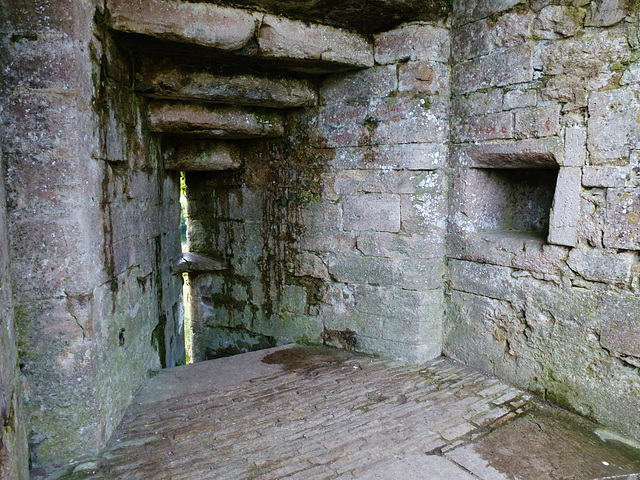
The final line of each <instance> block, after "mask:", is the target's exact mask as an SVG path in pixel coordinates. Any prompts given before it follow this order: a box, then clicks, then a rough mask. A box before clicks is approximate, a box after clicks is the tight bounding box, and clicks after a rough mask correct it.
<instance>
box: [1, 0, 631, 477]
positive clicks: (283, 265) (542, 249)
mask: <svg viewBox="0 0 640 480" xmlns="http://www.w3.org/2000/svg"><path fill="white" fill-rule="evenodd" d="M638 9H639V8H638V2H636V1H635V0H573V1H565V0H492V1H479V0H453V2H451V1H450V0H449V1H447V0H376V1H370V2H360V1H357V0H342V1H336V0H302V1H294V0H217V1H214V0H210V1H207V0H198V1H196V0H0V31H1V32H2V36H1V39H2V43H1V45H0V51H1V53H2V55H1V57H0V66H1V73H0V79H1V82H0V87H1V94H0V124H1V129H2V130H1V131H2V134H1V137H0V140H1V144H0V145H1V149H0V150H1V162H0V179H1V180H2V181H0V302H1V303H0V426H1V428H2V430H1V431H0V432H1V433H0V472H1V473H2V478H16V479H26V478H28V477H29V469H30V468H31V469H32V470H33V471H37V470H38V469H40V470H42V471H46V470H47V469H50V468H54V467H56V466H60V465H64V464H65V463H67V462H69V461H72V460H73V459H75V458H78V457H82V456H83V455H87V456H90V455H93V454H95V453H96V452H98V451H100V449H101V448H103V447H104V445H105V444H106V442H107V440H108V439H109V438H110V436H111V435H112V433H113V431H114V429H115V428H116V427H117V426H118V424H119V423H120V421H121V420H122V416H123V413H124V411H125V409H126V408H127V406H128V405H129V404H130V403H131V401H132V398H133V396H134V394H135V393H136V392H137V391H138V390H139V388H140V387H141V385H143V383H144V382H145V381H146V379H147V378H148V377H149V374H150V372H154V371H157V370H159V369H162V368H165V367H173V366H176V365H181V364H184V363H185V362H186V361H188V360H187V359H189V360H191V361H194V362H199V361H203V360H209V359H213V358H218V357H222V356H226V355H233V354H236V353H242V352H249V351H254V350H258V349H263V348H268V347H274V346H277V345H286V344H291V343H296V342H297V343H303V344H324V345H329V346H333V347H337V348H343V349H349V350H354V351H357V352H364V353H370V354H381V355H384V356H388V357H394V358H398V359H402V360H406V361H411V362H423V361H427V360H430V359H434V358H436V357H439V356H441V355H445V356H447V357H450V358H453V359H456V360H458V361H460V362H463V363H464V364H466V365H467V366H469V367H471V368H473V369H476V370H478V371H480V372H483V373H486V374H489V375H493V376H496V377H498V378H500V379H502V380H503V381H505V382H509V383H510V384H512V385H515V386H517V387H519V388H522V389H525V390H527V391H530V392H532V393H533V394H535V395H539V396H540V397H542V398H544V399H546V400H548V401H550V402H552V403H554V404H557V405H559V406H561V407H563V408H567V409H570V410H571V411H574V412H577V413H579V414H581V415H583V416H585V417H587V418H589V419H592V420H594V421H597V422H599V423H601V424H603V425H605V426H607V427H610V428H612V429H614V430H616V431H619V432H621V433H622V434H624V435H627V436H630V437H634V438H636V439H639V438H640V257H639V255H638V252H639V251H640V16H639V15H640V14H639V12H638ZM181 198H182V200H181ZM181 201H182V204H183V206H184V209H185V211H186V213H185V216H186V225H187V232H186V237H187V241H186V243H184V244H183V243H182V242H181V230H180V222H181V208H182V207H181ZM183 283H184V285H185V288H184V290H183ZM183 291H184V295H185V298H184V299H183ZM186 297H188V298H186ZM187 300H188V301H187ZM185 312H186V314H187V315H186V316H187V318H189V321H188V322H186V323H185ZM185 336H186V337H188V339H189V350H188V351H186V349H185Z"/></svg>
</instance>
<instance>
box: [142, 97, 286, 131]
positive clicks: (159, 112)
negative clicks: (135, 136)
mask: <svg viewBox="0 0 640 480" xmlns="http://www.w3.org/2000/svg"><path fill="white" fill-rule="evenodd" d="M149 119H150V124H151V131H152V132H154V133H170V134H174V135H187V136H195V137H201V138H202V137H204V138H227V139H240V138H276V137H280V136H282V135H283V134H284V118H283V115H282V114H281V113H279V112H275V111H266V112H265V111H262V112H259V111H255V110H250V109H246V108H240V107H233V106H213V105H202V104H197V105H196V104H189V103H182V102H162V101H152V102H150V103H149Z"/></svg>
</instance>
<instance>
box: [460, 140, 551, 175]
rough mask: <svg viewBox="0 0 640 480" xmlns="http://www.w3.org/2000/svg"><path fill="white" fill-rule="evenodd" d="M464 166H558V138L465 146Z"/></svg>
mask: <svg viewBox="0 0 640 480" xmlns="http://www.w3.org/2000/svg"><path fill="white" fill-rule="evenodd" d="M463 158H464V159H465V165H468V166H470V167H479V168H555V167H557V166H558V165H559V164H560V165H562V163H563V160H562V142H561V141H560V139H558V138H544V139H533V138H532V139H523V140H516V141H508V142H500V143H486V144H482V145H473V146H470V147H467V148H465V149H464V157H463Z"/></svg>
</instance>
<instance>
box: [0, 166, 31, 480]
mask: <svg viewBox="0 0 640 480" xmlns="http://www.w3.org/2000/svg"><path fill="white" fill-rule="evenodd" d="M9 261H10V259H9V238H8V236H7V212H6V194H5V188H4V164H3V162H2V155H1V154H0V352H2V354H1V355H0V477H1V478H7V479H9V478H12V479H13V478H14V479H18V480H26V479H27V478H29V472H28V463H27V458H28V456H27V437H26V432H25V424H24V417H23V416H22V399H21V397H20V378H19V368H18V348H17V345H18V341H17V334H16V325H15V319H14V312H13V298H12V296H13V288H12V286H11V276H10V274H9Z"/></svg>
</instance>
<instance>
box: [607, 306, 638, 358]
mask: <svg viewBox="0 0 640 480" xmlns="http://www.w3.org/2000/svg"><path fill="white" fill-rule="evenodd" d="M600 343H601V344H602V346H603V347H604V348H606V349H607V350H608V351H609V352H610V353H611V354H612V355H613V356H615V357H616V358H619V359H620V360H621V361H622V362H624V363H626V364H628V365H630V366H633V367H636V368H640V348H639V346H640V332H639V331H638V318H637V315H636V312H633V311H630V310H615V311H614V310H613V309H611V310H610V311H607V312H606V314H605V323H604V326H603V327H602V330H601V331H600Z"/></svg>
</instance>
